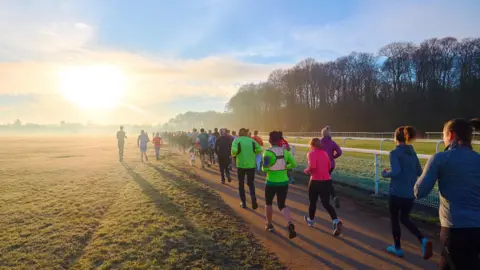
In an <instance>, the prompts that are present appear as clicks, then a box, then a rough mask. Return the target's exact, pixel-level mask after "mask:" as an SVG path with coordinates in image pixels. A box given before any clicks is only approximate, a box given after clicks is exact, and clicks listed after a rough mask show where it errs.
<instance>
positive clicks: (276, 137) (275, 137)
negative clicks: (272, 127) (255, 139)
mask: <svg viewBox="0 0 480 270" xmlns="http://www.w3.org/2000/svg"><path fill="white" fill-rule="evenodd" d="M281 139H282V133H281V132H280V131H272V132H270V134H269V140H268V141H269V142H270V143H271V144H276V143H278V142H279V141H280V140H281Z"/></svg>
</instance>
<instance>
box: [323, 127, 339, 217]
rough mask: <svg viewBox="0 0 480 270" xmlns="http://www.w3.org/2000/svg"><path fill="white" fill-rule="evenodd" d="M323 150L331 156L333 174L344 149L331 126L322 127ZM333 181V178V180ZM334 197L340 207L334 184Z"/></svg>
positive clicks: (334, 201) (336, 205) (331, 171)
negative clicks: (332, 134) (333, 137)
mask: <svg viewBox="0 0 480 270" xmlns="http://www.w3.org/2000/svg"><path fill="white" fill-rule="evenodd" d="M320 142H321V144H322V148H323V150H325V151H326V152H327V154H328V157H329V158H330V166H331V168H330V177H331V176H332V173H333V170H335V160H336V159H337V158H339V157H340V156H341V155H342V149H340V146H338V144H337V143H336V142H335V141H334V140H332V137H331V130H330V127H329V126H326V127H325V128H323V129H322V139H321V140H320ZM332 181H333V180H332ZM332 198H333V203H334V204H335V207H336V208H340V200H339V199H338V198H337V195H336V193H335V188H334V186H333V185H332Z"/></svg>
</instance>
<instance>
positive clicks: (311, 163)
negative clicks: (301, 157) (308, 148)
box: [304, 152, 317, 174]
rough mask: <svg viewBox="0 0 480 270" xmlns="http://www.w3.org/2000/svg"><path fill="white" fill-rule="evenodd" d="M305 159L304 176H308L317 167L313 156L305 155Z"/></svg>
mask: <svg viewBox="0 0 480 270" xmlns="http://www.w3.org/2000/svg"><path fill="white" fill-rule="evenodd" d="M307 158H308V167H307V168H306V169H305V171H304V172H305V174H310V173H311V172H312V171H314V170H315V169H316V167H317V163H316V162H315V160H313V155H312V154H311V152H309V153H308V154H307Z"/></svg>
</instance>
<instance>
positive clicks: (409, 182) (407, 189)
mask: <svg viewBox="0 0 480 270" xmlns="http://www.w3.org/2000/svg"><path fill="white" fill-rule="evenodd" d="M390 166H391V171H389V172H388V173H386V174H385V175H384V177H385V178H391V182H390V189H389V193H390V195H393V196H397V197H400V198H407V199H414V198H415V196H414V194H413V187H414V186H415V183H416V182H417V177H419V176H420V175H421V174H422V166H421V165H420V160H418V157H417V153H415V150H414V149H413V146H411V145H407V144H403V145H397V147H396V148H395V149H393V150H392V151H391V152H390Z"/></svg>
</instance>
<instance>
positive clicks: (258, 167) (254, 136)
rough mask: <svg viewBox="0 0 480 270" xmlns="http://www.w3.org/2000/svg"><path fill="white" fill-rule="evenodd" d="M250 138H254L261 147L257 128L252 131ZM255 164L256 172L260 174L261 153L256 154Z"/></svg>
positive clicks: (261, 143)
mask: <svg viewBox="0 0 480 270" xmlns="http://www.w3.org/2000/svg"><path fill="white" fill-rule="evenodd" d="M252 139H254V140H255V141H256V142H257V143H258V144H259V145H260V146H262V147H263V140H262V138H261V137H260V136H258V130H255V131H254V132H253V137H252ZM255 161H256V164H257V174H260V171H261V169H262V155H261V154H258V155H257V156H256V160H255Z"/></svg>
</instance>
